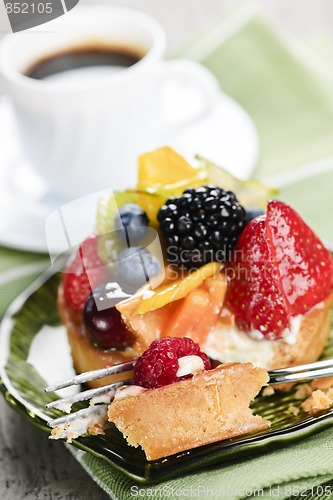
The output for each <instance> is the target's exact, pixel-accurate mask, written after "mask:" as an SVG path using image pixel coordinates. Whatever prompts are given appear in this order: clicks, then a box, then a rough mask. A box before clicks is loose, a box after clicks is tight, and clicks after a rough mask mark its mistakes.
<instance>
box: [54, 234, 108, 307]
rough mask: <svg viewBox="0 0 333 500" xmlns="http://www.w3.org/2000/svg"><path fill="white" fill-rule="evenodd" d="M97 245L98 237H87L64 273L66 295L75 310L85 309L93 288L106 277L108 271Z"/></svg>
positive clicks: (70, 305) (67, 300) (68, 302)
mask: <svg viewBox="0 0 333 500" xmlns="http://www.w3.org/2000/svg"><path fill="white" fill-rule="evenodd" d="M97 247H98V238H96V237H94V236H91V237H89V238H87V239H86V240H85V241H84V242H83V243H82V245H80V247H79V249H78V251H77V254H76V255H75V258H74V260H73V261H72V262H71V263H70V264H69V265H68V267H67V268H66V270H65V272H64V274H63V278H62V285H63V289H64V297H65V300H66V302H67V305H68V306H69V307H70V308H71V309H73V310H74V311H83V307H84V304H85V303H86V301H87V299H88V297H89V295H90V294H91V292H92V288H95V287H96V286H97V285H100V284H101V283H103V281H105V279H106V276H107V272H106V269H105V267H104V265H103V263H102V261H101V260H100V258H99V257H98V254H97Z"/></svg>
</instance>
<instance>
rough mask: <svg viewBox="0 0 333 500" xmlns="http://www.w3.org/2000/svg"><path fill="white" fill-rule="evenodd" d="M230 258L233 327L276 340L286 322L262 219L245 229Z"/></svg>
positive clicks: (228, 298)
mask: <svg viewBox="0 0 333 500" xmlns="http://www.w3.org/2000/svg"><path fill="white" fill-rule="evenodd" d="M234 255H235V262H234V265H233V273H234V274H233V275H232V279H231V281H230V284H229V287H228V297H227V301H228V304H229V306H230V307H231V309H232V311H233V313H234V314H235V319H236V323H237V325H238V326H239V328H240V329H242V330H245V331H250V330H259V331H260V332H261V333H262V334H263V335H265V336H267V335H269V336H271V337H273V338H278V337H279V336H281V334H282V332H283V330H284V329H285V328H287V327H288V325H289V320H288V315H287V311H286V304H285V297H284V295H283V293H282V292H281V290H280V287H279V275H278V270H277V268H276V266H275V264H274V262H272V258H271V254H270V246H269V245H268V243H267V240H266V220H265V217H258V218H256V219H254V220H253V221H251V222H250V223H249V224H248V225H247V226H246V228H245V229H244V231H243V232H242V234H241V236H240V238H239V240H238V243H237V246H236V249H235V252H234Z"/></svg>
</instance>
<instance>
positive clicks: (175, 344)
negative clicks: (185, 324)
mask: <svg viewBox="0 0 333 500" xmlns="http://www.w3.org/2000/svg"><path fill="white" fill-rule="evenodd" d="M190 355H195V356H200V358H201V359H202V360H203V363H204V367H205V370H210V368H211V365H210V360H209V358H208V356H207V354H205V353H203V352H201V350H200V347H199V345H198V344H196V343H195V342H193V340H192V339H190V338H188V337H184V338H176V337H164V338H162V339H156V340H154V341H153V342H152V343H151V345H150V347H149V348H148V349H147V350H146V351H145V352H144V353H143V354H142V356H140V357H139V358H138V360H137V362H136V364H135V367H134V384H135V385H141V386H142V387H146V388H147V389H154V388H157V387H162V386H164V385H168V384H172V383H173V382H177V381H178V380H184V379H186V378H189V377H191V375H186V376H184V377H177V376H176V373H177V371H178V368H179V366H178V359H179V358H182V357H183V356H190Z"/></svg>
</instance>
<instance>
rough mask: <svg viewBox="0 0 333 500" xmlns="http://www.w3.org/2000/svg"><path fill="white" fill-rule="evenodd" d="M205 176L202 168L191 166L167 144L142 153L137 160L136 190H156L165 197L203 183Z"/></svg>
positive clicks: (153, 191) (154, 191) (152, 191)
mask: <svg viewBox="0 0 333 500" xmlns="http://www.w3.org/2000/svg"><path fill="white" fill-rule="evenodd" d="M205 178H206V174H205V173H204V172H203V170H202V169H199V168H194V167H192V166H191V165H190V164H189V163H188V162H187V161H186V160H185V158H183V157H182V156H181V155H179V154H178V153H176V151H174V150H173V149H172V148H170V147H169V146H163V147H161V148H158V149H155V150H154V151H150V152H148V153H144V154H142V155H141V156H140V157H139V160H138V184H137V189H138V191H148V192H150V193H156V192H158V193H159V195H161V196H162V197H165V199H167V198H168V197H169V196H177V195H180V194H182V192H183V191H184V190H185V189H186V188H187V187H196V186H200V185H202V184H204V183H205Z"/></svg>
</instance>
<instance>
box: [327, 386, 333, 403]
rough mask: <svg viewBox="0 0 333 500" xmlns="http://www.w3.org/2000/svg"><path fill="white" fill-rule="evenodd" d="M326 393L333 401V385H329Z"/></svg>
mask: <svg viewBox="0 0 333 500" xmlns="http://www.w3.org/2000/svg"><path fill="white" fill-rule="evenodd" d="M326 394H327V396H328V397H329V398H330V399H331V400H332V401H333V387H330V388H329V389H328V391H326Z"/></svg>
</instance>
